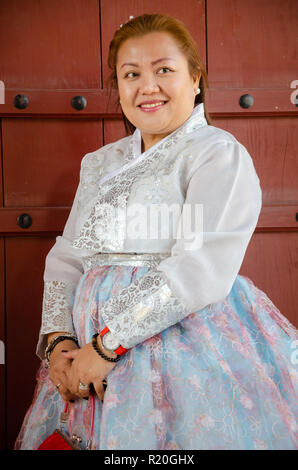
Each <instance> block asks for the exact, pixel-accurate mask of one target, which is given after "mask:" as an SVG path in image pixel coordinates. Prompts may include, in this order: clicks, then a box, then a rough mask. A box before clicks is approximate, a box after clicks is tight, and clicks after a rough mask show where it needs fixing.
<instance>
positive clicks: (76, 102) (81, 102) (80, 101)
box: [71, 96, 87, 110]
mask: <svg viewBox="0 0 298 470" xmlns="http://www.w3.org/2000/svg"><path fill="white" fill-rule="evenodd" d="M71 105H72V107H73V108H74V109H77V110H81V109H84V108H86V106H87V100H86V98H84V96H75V97H74V98H73V99H72V100H71Z"/></svg>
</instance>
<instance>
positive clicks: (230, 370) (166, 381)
mask: <svg viewBox="0 0 298 470" xmlns="http://www.w3.org/2000/svg"><path fill="white" fill-rule="evenodd" d="M147 269H148V267H133V266H115V265H114V266H97V267H95V268H93V269H90V270H89V271H88V272H86V273H85V275H84V276H82V278H81V280H80V282H79V285H78V287H77V290H76V297H75V303H74V308H73V322H74V326H75V330H76V333H77V335H78V338H79V342H80V345H84V344H86V343H87V342H90V340H91V337H92V335H93V333H94V332H95V331H97V330H98V329H101V328H103V327H104V326H105V325H104V323H103V319H102V317H101V315H100V308H101V305H102V303H103V302H105V301H106V300H107V299H108V298H109V297H110V296H111V295H113V294H116V293H117V292H118V290H119V289H121V288H122V287H124V286H127V285H129V284H130V283H131V282H133V280H134V279H135V278H137V277H139V276H142V275H144V273H146V272H147ZM297 341H298V332H297V329H296V328H295V327H294V326H293V325H292V324H291V323H290V322H289V321H288V320H287V319H286V318H285V317H284V316H283V315H282V314H281V312H280V311H279V310H278V309H277V307H276V306H275V305H274V304H273V303H272V302H271V301H270V299H269V298H268V297H267V296H266V294H265V293H264V292H262V291H261V290H260V289H258V288H257V287H256V286H255V285H254V284H253V282H252V281H251V280H250V279H249V278H247V277H245V276H241V275H238V276H237V278H236V280H235V282H234V285H233V287H232V289H231V292H230V293H229V295H228V296H227V297H226V299H224V300H223V301H222V302H218V303H216V304H211V305H208V306H207V307H205V308H204V309H202V310H199V311H197V312H193V313H192V314H190V315H188V316H187V317H186V318H184V319H183V320H182V321H180V322H178V323H176V324H175V325H173V326H171V327H170V328H167V329H166V330H163V331H161V332H160V333H159V334H157V335H155V336H154V337H152V338H149V339H147V340H146V341H144V342H143V343H140V344H138V345H137V346H135V347H134V348H132V349H130V350H129V351H128V353H127V354H126V355H125V356H123V357H122V358H121V360H120V361H119V362H118V363H117V365H116V366H115V368H114V369H113V370H112V371H111V373H110V374H109V375H108V377H107V382H108V386H107V389H106V392H105V397H104V402H103V404H102V403H101V402H100V400H98V399H97V398H96V397H95V427H94V436H93V444H92V448H93V449H108V450H112V449H120V450H121V449H125V450H127V449H155V450H159V449H167V450H176V449H198V450H204V449H242V450H244V449H258V450H266V449H270V450H277V449H297V448H298V439H297V438H298V432H297V431H298V429H297V414H298V413H297V411H298V410H297V388H298V370H297V361H294V360H293V344H298V343H295V342H297ZM63 406H64V403H63V401H62V399H61V397H60V395H59V394H58V392H57V390H56V389H55V387H54V386H53V384H52V383H51V382H50V380H49V377H48V370H47V369H46V368H45V365H44V362H42V363H41V366H40V369H39V372H38V376H37V385H36V389H35V393H34V397H33V402H32V405H31V406H30V408H29V410H28V411H27V414H26V416H25V419H24V422H23V425H22V428H21V430H20V433H19V436H18V439H17V441H16V444H15V448H16V449H36V448H37V447H38V446H39V445H40V443H41V442H42V441H43V440H44V439H45V438H46V437H47V436H48V435H49V434H51V433H52V432H53V431H54V429H55V428H56V427H57V426H58V422H59V414H60V412H61V411H62V410H63ZM70 409H71V410H70V422H69V432H70V433H75V434H78V435H80V436H81V437H82V439H83V445H85V444H86V441H87V439H88V437H89V432H90V422H91V400H89V401H88V402H86V401H85V400H77V401H76V402H75V403H74V404H71V406H70Z"/></svg>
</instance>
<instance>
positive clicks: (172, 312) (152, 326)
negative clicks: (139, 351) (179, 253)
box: [101, 270, 192, 349]
mask: <svg viewBox="0 0 298 470" xmlns="http://www.w3.org/2000/svg"><path fill="white" fill-rule="evenodd" d="M101 313H102V317H103V320H104V322H105V323H106V325H107V326H108V328H109V330H110V331H111V333H112V334H113V336H115V337H116V338H117V339H118V341H119V343H120V344H121V346H123V347H124V348H126V349H130V348H132V347H133V346H136V345H137V344H138V343H141V342H143V341H145V340H146V339H148V338H151V337H152V336H155V335H156V334H158V333H160V332H161V331H162V330H164V329H166V328H168V327H169V326H171V325H174V324H175V323H177V322H178V321H180V320H182V319H183V318H185V317H186V316H187V315H189V314H190V313H192V312H191V309H190V308H189V307H188V306H186V304H185V303H184V302H183V301H182V300H181V299H180V298H178V297H177V296H176V295H175V294H174V292H173V291H172V289H171V287H170V285H169V283H168V281H167V278H166V276H165V274H164V273H163V272H160V271H156V270H153V271H150V272H148V273H146V274H145V275H144V276H142V277H141V278H140V279H136V280H135V281H134V282H133V283H132V284H131V285H130V286H128V287H125V288H123V289H121V290H120V292H118V294H117V295H116V296H113V297H112V298H110V299H108V300H107V301H106V302H105V303H104V304H103V306H102V308H101Z"/></svg>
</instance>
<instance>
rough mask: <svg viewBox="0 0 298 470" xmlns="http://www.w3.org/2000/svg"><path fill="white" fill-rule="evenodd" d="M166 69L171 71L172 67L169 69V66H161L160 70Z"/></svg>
mask: <svg viewBox="0 0 298 470" xmlns="http://www.w3.org/2000/svg"><path fill="white" fill-rule="evenodd" d="M164 69H166V70H169V71H170V69H169V68H168V67H161V68H160V69H159V70H164ZM162 75H163V74H162Z"/></svg>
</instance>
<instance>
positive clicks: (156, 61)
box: [120, 57, 175, 69]
mask: <svg viewBox="0 0 298 470" xmlns="http://www.w3.org/2000/svg"><path fill="white" fill-rule="evenodd" d="M162 60H175V59H172V58H171V57H162V58H161V59H157V60H154V61H153V62H151V65H155V64H157V63H158V62H161V61H162ZM125 65H132V66H133V67H138V64H133V63H132V62H125V63H124V64H122V65H121V67H120V68H121V69H122V67H124V66H125Z"/></svg>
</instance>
